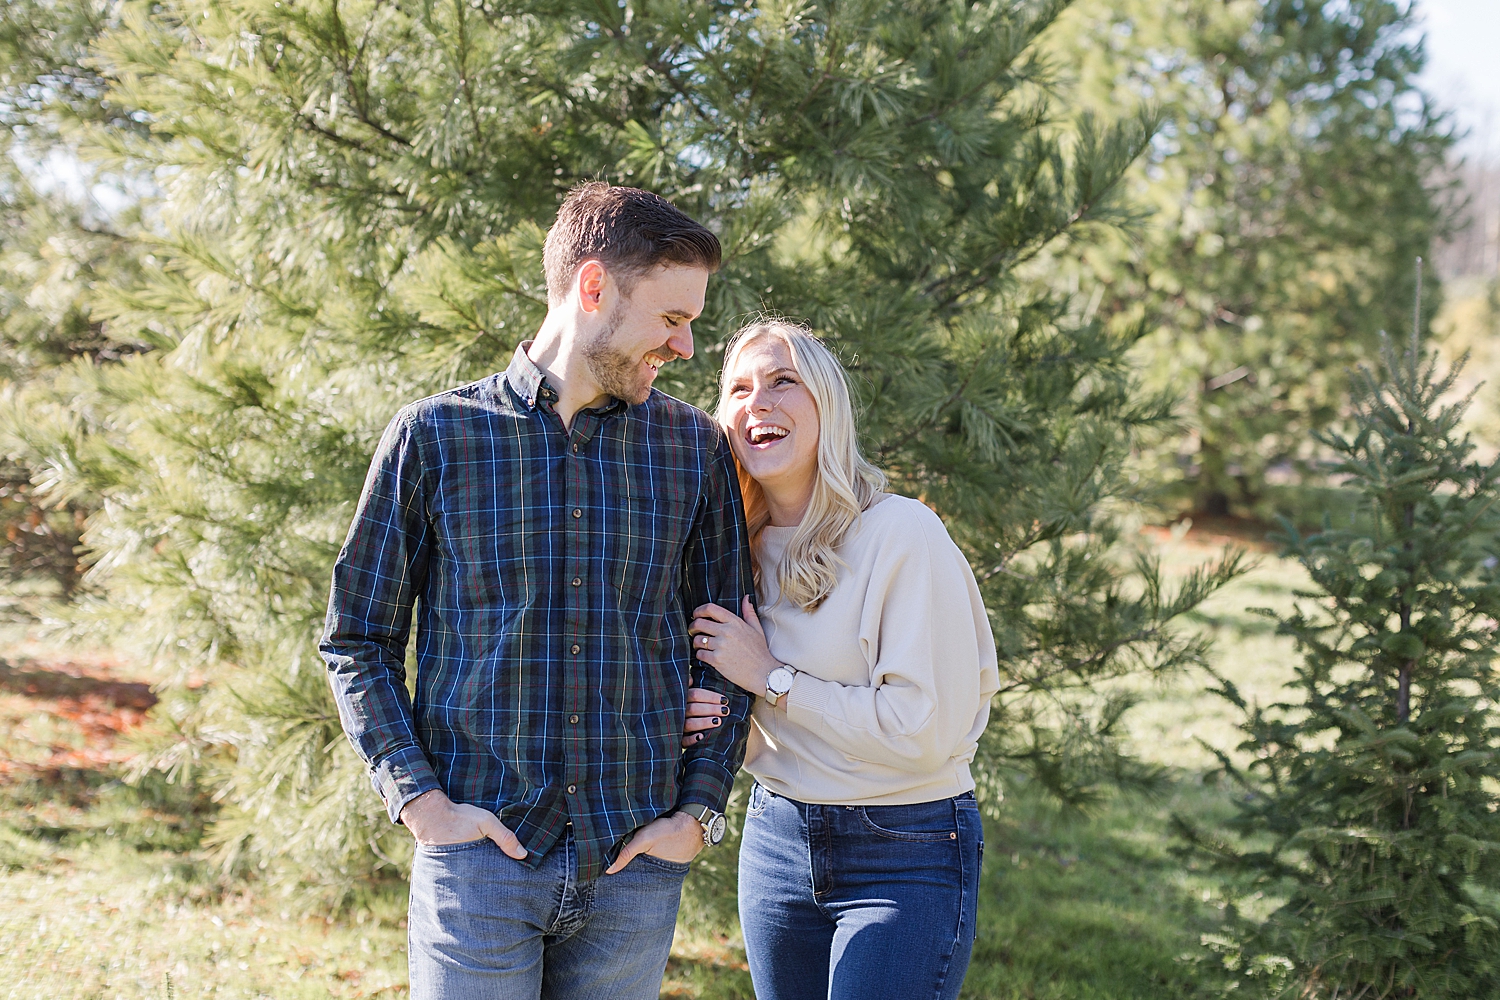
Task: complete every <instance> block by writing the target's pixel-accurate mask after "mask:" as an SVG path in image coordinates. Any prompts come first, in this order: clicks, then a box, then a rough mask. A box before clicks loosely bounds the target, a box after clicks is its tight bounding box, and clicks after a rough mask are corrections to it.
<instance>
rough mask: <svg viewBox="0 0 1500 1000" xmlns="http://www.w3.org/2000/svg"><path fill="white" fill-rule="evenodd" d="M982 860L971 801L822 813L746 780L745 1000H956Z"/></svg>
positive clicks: (975, 811)
mask: <svg viewBox="0 0 1500 1000" xmlns="http://www.w3.org/2000/svg"><path fill="white" fill-rule="evenodd" d="M983 856H984V829H983V827H982V826H981V825H980V822H979V807H978V805H977V804H976V803H975V801H974V796H973V795H972V794H965V795H960V796H958V797H957V798H952V799H940V800H938V801H936V802H922V803H918V804H916V805H905V806H824V805H809V804H808V803H805V802H798V801H797V800H795V799H788V798H784V797H782V796H779V795H773V794H771V793H770V792H768V791H766V790H765V788H763V787H761V785H760V783H759V782H757V783H756V784H755V785H754V786H753V787H752V788H751V790H750V807H749V812H748V813H747V815H746V818H745V836H744V841H743V843H742V844H741V846H740V923H741V925H742V926H743V927H744V932H745V951H746V953H747V955H748V957H749V959H750V977H751V979H752V980H753V981H754V983H755V995H756V997H757V998H758V1000H813V998H818V1000H825V998H826V1000H877V998H881V997H889V998H892V1000H919V998H927V997H932V998H935V1000H936V998H944V1000H948V998H953V997H957V996H958V990H959V987H960V986H962V985H963V979H964V973H965V972H966V971H967V970H968V968H969V953H970V952H971V951H972V950H973V947H974V921H975V916H976V912H977V907H978V895H979V868H980V862H981V861H982V859H983Z"/></svg>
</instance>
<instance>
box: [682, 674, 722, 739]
mask: <svg viewBox="0 0 1500 1000" xmlns="http://www.w3.org/2000/svg"><path fill="white" fill-rule="evenodd" d="M728 714H729V699H728V698H726V697H725V696H724V695H722V694H720V693H719V692H717V691H710V690H709V689H708V688H688V702H687V725H685V726H683V727H682V748H683V749H684V750H686V749H687V748H688V747H695V746H697V745H698V744H699V743H702V742H703V741H704V740H706V739H708V731H710V730H713V729H717V728H718V727H719V726H722V725H723V724H724V717H725V716H726V715H728Z"/></svg>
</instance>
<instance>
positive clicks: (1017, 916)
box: [0, 539, 1298, 1000]
mask: <svg viewBox="0 0 1500 1000" xmlns="http://www.w3.org/2000/svg"><path fill="white" fill-rule="evenodd" d="M1208 554H1209V553H1208V550H1207V549H1206V548H1204V547H1202V546H1201V545H1195V544H1193V543H1190V542H1181V543H1174V542H1172V541H1171V540H1170V539H1167V540H1165V549H1164V555H1165V559H1166V562H1167V564H1168V566H1169V567H1171V566H1177V567H1181V566H1185V565H1187V564H1190V563H1192V562H1193V561H1196V560H1201V559H1202V558H1204V557H1206V555H1208ZM1297 580H1298V574H1297V573H1296V572H1295V571H1294V570H1292V569H1289V567H1287V566H1285V565H1284V564H1281V563H1279V562H1278V561H1276V560H1268V561H1267V562H1266V563H1265V564H1263V565H1262V567H1261V568H1260V569H1258V570H1257V571H1255V572H1254V573H1252V574H1251V575H1250V576H1248V577H1246V578H1245V579H1243V580H1241V581H1240V582H1239V583H1237V584H1236V585H1235V586H1234V587H1233V588H1232V589H1231V590H1229V591H1227V592H1225V593H1223V594H1221V595H1219V596H1218V597H1217V598H1216V599H1215V600H1214V601H1213V602H1212V603H1211V604H1210V605H1209V606H1208V607H1206V608H1205V609H1203V612H1202V613H1201V614H1200V615H1198V616H1197V618H1196V620H1195V623H1194V627H1196V628H1202V629H1207V630H1210V631H1211V632H1212V633H1213V634H1214V635H1215V637H1216V638H1217V640H1218V643H1219V645H1218V650H1219V652H1218V663H1219V667H1220V669H1221V670H1223V672H1224V673H1226V674H1227V675H1228V676H1230V677H1231V678H1233V679H1234V680H1235V681H1236V682H1237V683H1239V684H1240V685H1241V687H1242V689H1243V690H1245V691H1246V693H1248V694H1252V695H1258V696H1260V697H1262V698H1265V697H1266V696H1268V695H1270V694H1271V693H1272V692H1273V691H1274V690H1275V688H1276V686H1277V685H1278V684H1279V683H1280V681H1281V679H1283V678H1284V677H1286V676H1287V675H1288V672H1289V670H1290V656H1289V652H1290V651H1289V647H1288V646H1287V644H1286V643H1285V642H1284V641H1283V640H1280V639H1278V638H1276V637H1275V636H1274V635H1273V634H1272V631H1271V628H1270V626H1269V624H1268V623H1266V622H1264V621H1263V620H1261V619H1258V618H1256V617H1255V616H1253V615H1249V614H1247V613H1246V612H1245V608H1246V606H1254V605H1271V606H1277V607H1284V606H1286V604H1287V603H1288V602H1289V599H1290V590H1289V588H1290V587H1291V586H1293V585H1295V583H1296V581H1297ZM0 654H3V655H4V663H3V665H0V955H4V956H5V957H4V960H3V961H0V998H12V997H14V998H22V997H25V998H27V1000H43V998H54V997H55V998H70V1000H71V998H92V997H99V998H111V1000H113V998H116V997H122V998H137V997H140V998H146V997H150V998H166V997H176V996H184V997H186V996H207V995H213V996H220V997H246V998H249V997H275V998H299V997H325V996H333V997H366V996H382V997H393V998H394V997H401V996H404V995H405V994H406V989H405V951H404V948H405V928H404V920H403V913H404V900H403V898H402V895H401V892H400V888H399V886H392V887H390V888H389V889H388V890H387V891H382V892H377V893H375V894H374V895H372V896H371V897H369V898H368V899H367V900H365V902H364V904H363V905H361V906H359V907H357V908H356V909H355V910H354V912H353V913H352V914H350V915H348V916H347V917H340V918H338V919H333V918H330V917H326V916H324V915H321V914H317V913H313V914H307V913H304V912H302V911H301V910H300V909H299V908H298V906H297V905H295V904H296V901H295V900H288V899H284V898H278V897H276V896H275V895H274V894H270V893H268V892H266V891H263V890H261V891H256V890H253V889H252V890H251V891H243V890H241V891H233V892H226V891H225V890H224V889H223V888H222V885H221V883H220V882H219V881H218V880H217V879H216V878H215V877H214V873H213V872H212V870H211V869H209V868H208V866H207V864H206V862H205V861H204V860H203V859H202V856H201V855H200V854H199V853H198V852H197V850H196V837H197V832H196V826H195V824H194V822H193V819H192V816H191V815H190V809H189V806H191V805H192V804H184V803H180V802H171V801H166V800H159V801H153V800H150V799H149V797H142V796H141V795H140V794H139V793H137V792H134V791H133V790H130V789H127V788H125V787H123V786H121V785H120V783H119V782H118V781H117V780H116V778H115V777H114V775H115V770H114V769H115V768H116V767H117V766H118V761H119V759H120V758H121V756H123V754H124V749H123V748H122V747H121V746H120V745H119V743H118V738H119V736H120V734H121V733H125V732H128V730H129V729H130V728H131V727H132V726H133V725H135V724H136V723H138V721H139V718H140V713H141V712H142V711H143V710H144V707H146V706H148V705H149V698H150V695H149V691H148V690H147V689H146V688H144V687H142V686H141V685H140V684H139V680H140V679H139V678H136V677H132V676H131V675H130V672H129V670H128V669H126V668H125V667H124V666H122V665H121V664H118V663H114V662H112V661H111V660H110V659H109V657H108V656H107V655H102V654H96V655H92V656H89V655H84V654H83V653H80V652H79V651H72V652H71V655H72V658H71V659H60V658H59V651H57V650H49V649H47V648H46V647H40V646H34V645H31V646H28V645H25V644H17V643H15V642H12V643H10V644H9V645H8V646H7V647H6V648H5V649H3V650H0ZM1143 694H1144V695H1146V697H1147V700H1146V702H1145V703H1144V704H1143V705H1142V706H1141V707H1140V708H1138V709H1137V710H1136V712H1135V715H1134V717H1133V726H1134V736H1135V738H1136V742H1137V745H1138V746H1139V748H1140V752H1141V754H1142V756H1144V757H1146V758H1148V759H1150V760H1153V761H1156V762H1158V763H1161V764H1163V765H1166V766H1167V767H1168V768H1169V774H1170V779H1169V781H1168V783H1167V785H1166V788H1165V790H1164V791H1163V793H1162V794H1160V795H1159V796H1157V797H1155V798H1142V797H1136V796H1122V797H1118V798H1116V799H1114V800H1112V801H1110V802H1108V803H1106V804H1104V805H1103V806H1102V807H1101V808H1100V809H1099V810H1098V811H1096V812H1095V813H1094V814H1092V815H1090V816H1088V817H1084V818H1078V817H1073V818H1066V817H1062V816H1059V815H1057V814H1056V813H1055V812H1054V811H1053V810H1052V809H1051V808H1050V807H1049V806H1047V805H1046V804H1045V803H1040V802H1033V801H1029V800H1027V799H1026V798H1025V797H1024V796H1021V797H1018V798H1014V799H1012V800H1011V801H1009V802H1007V803H1006V805H1005V807H1004V810H1003V816H1002V819H1001V821H1000V822H998V823H994V824H992V825H991V827H990V829H989V832H988V846H987V849H986V872H985V878H984V885H983V894H982V897H981V910H980V935H979V941H978V944H977V946H976V949H975V954H974V962H973V965H972V966H971V968H970V972H969V976H968V979H967V982H966V986H965V996H967V997H976V998H977V997H985V998H996V1000H1001V998H1004V1000H1009V998H1018V1000H1019V998H1035V1000H1043V998H1057V1000H1063V998H1067V1000H1088V998H1095V997H1097V998H1110V1000H1130V998H1137V997H1139V998H1145V997H1151V998H1160V997H1182V998H1196V997H1210V996H1218V995H1221V994H1222V992H1223V990H1224V988H1225V986H1226V985H1227V984H1226V982H1225V976H1224V974H1223V972H1222V970H1220V969H1219V968H1218V967H1217V966H1216V965H1215V964H1214V963H1213V962H1212V961H1207V960H1205V958H1204V955H1205V953H1204V950H1203V948H1202V947H1201V945H1200V938H1201V936H1202V935H1203V934H1206V933H1212V932H1213V931H1214V930H1215V929H1216V928H1217V927H1218V926H1219V923H1220V921H1221V919H1222V914H1223V906H1224V904H1225V902H1226V899H1225V887H1223V886H1221V885H1219V884H1217V883H1216V882H1214V880H1213V879H1212V878H1210V877H1208V876H1207V875H1206V874H1205V873H1203V872H1200V871H1197V870H1195V869H1194V868H1193V867H1192V866H1191V865H1189V864H1187V863H1185V862H1184V861H1182V860H1181V859H1180V858H1178V857H1177V856H1175V855H1173V854H1172V853H1171V851H1170V846H1171V839H1170V837H1169V836H1168V834H1167V824H1168V820H1169V817H1170V816H1171V814H1172V813H1174V812H1178V813H1182V814H1185V815H1189V816H1193V817H1197V818H1198V819H1200V820H1212V819H1213V818H1214V817H1216V816H1221V815H1224V814H1225V813H1227V811H1228V810H1229V809H1230V803H1229V801H1228V797H1227V796H1228V792H1227V790H1225V789H1223V788H1220V787H1216V786H1214V785H1213V784H1211V783H1207V784H1206V783H1205V782H1204V781H1203V780H1202V775H1203V773H1204V772H1205V770H1207V769H1208V768H1209V767H1210V766H1211V764H1212V756H1211V754H1209V752H1208V751H1207V750H1205V749H1204V747H1203V746H1202V745H1200V743H1199V742H1198V741H1199V740H1203V741H1205V742H1207V743H1208V744H1210V745H1212V746H1217V747H1221V748H1230V747H1232V746H1233V744H1234V731H1233V728H1232V725H1231V721H1230V718H1229V716H1228V714H1227V713H1226V711H1225V707H1224V705H1223V703H1222V702H1221V701H1220V700H1219V699H1217V698H1216V697H1214V696H1212V695H1211V694H1209V693H1207V691H1206V679H1205V678H1204V677H1202V676H1201V675H1200V676H1189V675H1185V676H1182V677H1179V678H1176V679H1174V680H1173V681H1171V682H1170V683H1168V684H1166V685H1163V686H1159V687H1153V688H1152V689H1150V690H1147V691H1145V692H1143ZM685 912H686V913H688V914H689V915H688V917H687V918H686V919H685V920H684V921H683V925H682V926H681V927H680V928H679V933H678V941H677V944H676V947H675V948H674V952H673V958H672V961H671V964H670V965H669V967H668V974H667V980H666V983H665V984H664V987H663V996H669V997H703V998H713V1000H730V998H749V997H751V996H752V995H753V994H752V991H751V989H750V980H749V974H748V972H746V971H745V966H744V956H743V952H742V951H741V950H740V949H739V948H738V942H737V940H736V938H735V937H734V935H733V932H732V928H729V929H727V931H728V932H727V933H726V928H724V927H723V926H722V925H720V926H718V927H715V926H714V925H713V923H712V922H711V921H706V920H699V919H695V918H694V917H693V916H692V914H693V913H695V912H698V911H694V910H689V911H685Z"/></svg>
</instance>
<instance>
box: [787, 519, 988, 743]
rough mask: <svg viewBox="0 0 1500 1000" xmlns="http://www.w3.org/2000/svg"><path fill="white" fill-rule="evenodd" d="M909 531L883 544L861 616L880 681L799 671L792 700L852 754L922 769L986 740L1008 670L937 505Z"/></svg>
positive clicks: (793, 708) (795, 715) (805, 719)
mask: <svg viewBox="0 0 1500 1000" xmlns="http://www.w3.org/2000/svg"><path fill="white" fill-rule="evenodd" d="M887 502H889V501H887ZM902 528H903V530H899V531H887V532H885V533H884V534H883V536H882V537H881V538H880V539H879V540H878V544H879V546H880V549H879V552H878V553H877V555H876V562H875V565H874V567H873V570H872V572H871V574H870V579H869V589H868V592H867V594H866V597H865V604H864V608H863V610H862V611H861V614H860V636H859V640H860V645H861V647H862V648H863V650H864V652H865V655H866V657H867V658H868V660H869V661H870V664H871V670H870V683H869V684H868V685H865V686H852V685H847V684H840V683H837V682H835V681H827V680H822V679H821V678H818V677H814V676H812V675H811V674H809V673H798V674H797V677H796V679H795V680H794V681H793V683H792V688H791V690H790V691H789V692H788V693H787V696H786V698H785V702H786V711H787V717H788V719H789V720H790V721H791V722H792V723H794V724H796V725H799V726H802V727H804V728H807V729H811V730H813V731H815V732H817V733H818V734H819V735H820V736H821V737H822V738H823V740H824V741H825V742H827V743H828V744H829V745H830V746H832V747H834V748H835V749H837V750H839V751H842V752H843V753H846V754H848V755H849V756H850V757H853V758H855V759H857V760H862V761H869V762H872V763H880V764H884V765H886V766H889V767H895V768H899V769H901V770H905V771H911V772H917V773H920V772H930V771H934V770H936V769H937V768H940V767H942V766H943V764H944V763H946V762H947V761H948V760H950V759H951V758H952V757H953V755H954V754H955V753H956V752H957V751H958V750H959V749H960V748H961V747H963V746H965V745H966V744H970V743H972V742H973V741H974V740H975V739H977V736H978V733H980V732H982V731H983V729H984V724H985V722H987V721H988V717H989V699H990V696H991V695H993V694H994V693H995V690H996V689H997V688H998V686H999V674H998V671H997V669H996V658H995V641H994V636H993V634H992V632H991V631H990V625H989V618H988V616H987V615H986V614H985V610H984V604H983V602H982V601H981V599H980V596H979V587H978V585H977V584H976V583H975V582H974V574H973V571H972V570H970V568H969V564H968V562H967V561H966V560H965V559H964V557H963V553H961V552H960V551H959V550H958V547H957V546H956V545H954V544H953V541H952V539H950V538H949V537H948V533H947V530H946V529H945V528H944V527H943V524H942V522H941V521H939V520H938V518H937V516H936V515H935V514H932V513H931V512H930V511H926V510H923V511H921V522H920V524H911V523H909V522H908V523H907V524H904V525H902ZM792 665H793V666H797V664H795V663H794V664H792Z"/></svg>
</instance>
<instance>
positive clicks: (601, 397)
mask: <svg viewBox="0 0 1500 1000" xmlns="http://www.w3.org/2000/svg"><path fill="white" fill-rule="evenodd" d="M581 340H582V338H581V337H580V336H578V335H577V334H576V332H573V331H566V330H564V329H563V328H562V324H561V323H560V322H556V321H554V320H553V318H552V317H550V316H549V317H548V318H547V321H546V322H544V323H543V324H542V328H541V329H540V330H538V331H537V335H536V339H535V340H533V341H532V342H531V346H530V347H528V348H527V349H526V356H527V357H528V358H530V359H531V363H532V364H534V365H536V366H537V367H538V368H540V369H541V370H542V373H543V374H544V375H546V376H547V384H548V385H550V386H552V389H553V391H555V392H556V393H557V402H555V403H553V404H552V408H553V409H554V410H556V411H557V415H558V417H560V418H561V419H562V424H563V427H564V428H568V427H571V426H573V418H574V417H575V416H577V415H578V411H579V410H582V409H586V408H588V407H590V406H598V405H602V404H603V403H604V402H605V401H606V400H607V399H608V398H609V397H608V395H606V394H605V392H604V390H602V389H600V388H599V385H598V383H596V382H595V381H594V378H593V376H592V375H591V374H590V373H589V365H588V360H587V359H586V358H585V357H584V356H583V351H582V350H580V348H579V343H580V341H581Z"/></svg>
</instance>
